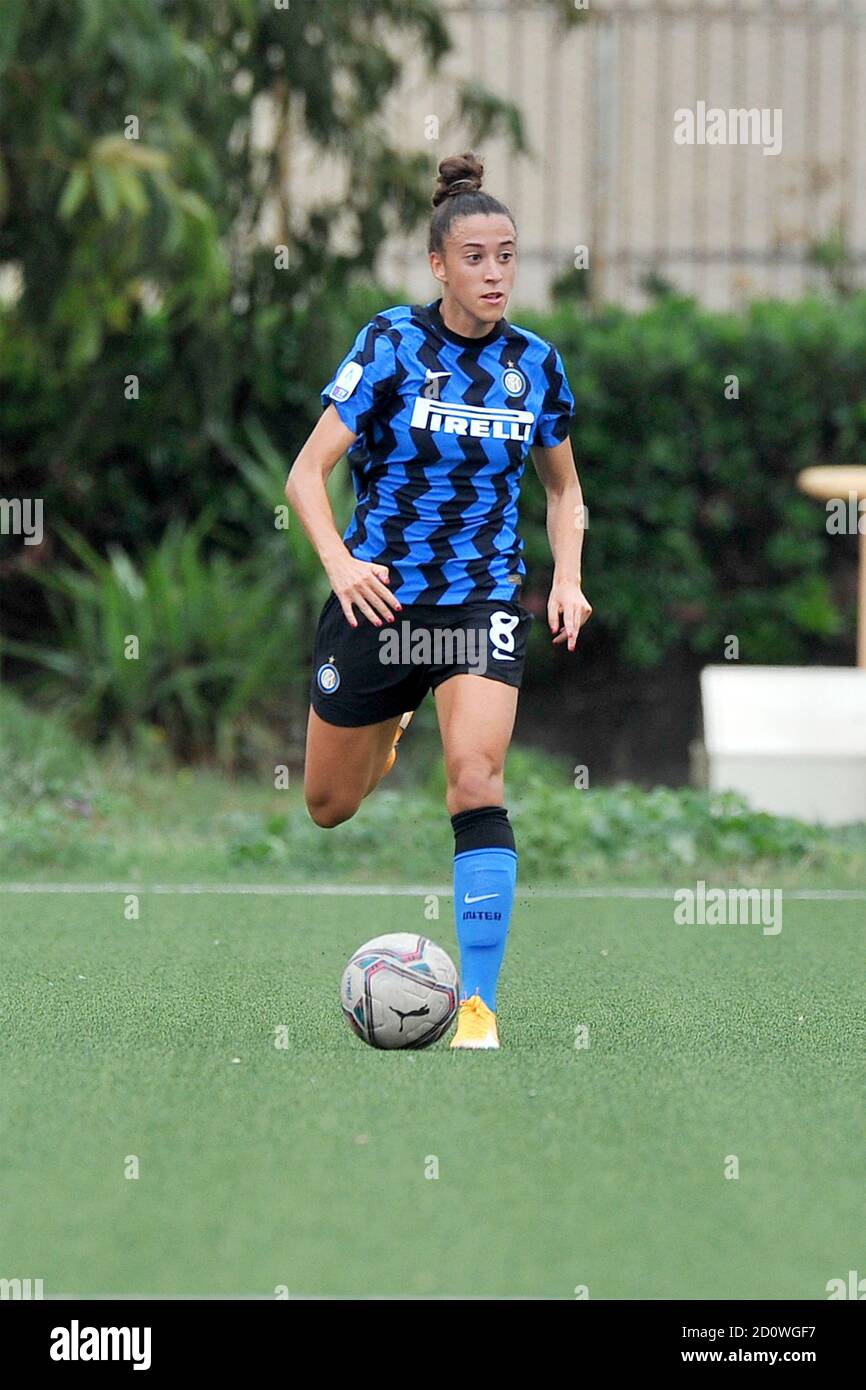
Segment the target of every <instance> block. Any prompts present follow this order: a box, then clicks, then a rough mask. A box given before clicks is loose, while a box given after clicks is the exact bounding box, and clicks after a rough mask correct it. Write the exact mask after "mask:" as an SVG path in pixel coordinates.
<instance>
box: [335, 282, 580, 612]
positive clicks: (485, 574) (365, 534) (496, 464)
mask: <svg viewBox="0 0 866 1390" xmlns="http://www.w3.org/2000/svg"><path fill="white" fill-rule="evenodd" d="M441 304H442V301H441V299H439V300H436V301H434V302H433V303H431V304H411V305H410V304H400V305H397V306H396V307H395V308H393V309H385V310H383V312H382V313H381V314H376V316H375V317H374V318H373V319H371V320H370V322H369V323H367V324H365V325H364V327H363V328H362V329H361V331H360V333H359V334H358V336H357V338H356V339H355V342H354V344H353V346H352V349H351V351H350V352H349V353H348V354H347V355H346V357H345V358H344V359H343V361H342V362H341V363H340V365H339V367H338V368H337V371H336V372H335V374H334V376H333V377H332V379H331V380H330V381H329V382H328V385H327V386H326V387H325V388H324V390H323V391H322V393H321V399H322V405H323V406H324V407H327V406H328V405H333V406H334V407H335V409H336V410H337V413H338V414H339V416H340V419H341V420H342V421H343V423H344V424H345V425H346V426H347V427H348V428H349V429H350V430H352V431H353V433H354V434H355V435H356V436H357V438H356V439H355V441H354V443H353V444H352V446H351V448H350V449H349V455H348V457H349V464H350V467H351V476H352V483H353V487H354V492H355V498H356V505H355V511H354V513H353V516H352V519H351V521H350V522H349V525H348V526H347V528H346V531H345V533H344V535H343V540H344V541H345V544H346V546H347V548H348V549H349V550H350V551H351V552H352V554H353V555H355V556H356V557H357V558H358V559H360V560H375V561H377V562H378V563H380V564H383V565H387V566H388V569H389V571H390V578H391V584H390V588H391V591H392V592H393V593H394V594H395V595H396V596H397V597H398V598H399V600H400V602H401V603H427V604H446V603H469V602H473V601H476V600H480V599H494V600H495V599H509V598H512V599H513V598H516V597H518V596H519V593H520V588H521V586H522V584H523V578H524V576H525V574H526V566H525V565H524V562H523V540H522V539H521V537H520V536H519V535H518V531H517V525H518V515H517V498H518V493H519V490H520V479H521V476H522V473H523V467H524V463H525V460H526V456H527V453H528V451H529V447H530V445H532V444H538V445H541V446H543V447H545V448H551V447H552V446H553V445H555V444H559V443H561V441H562V440H563V439H565V438H566V436H567V434H568V429H569V421H570V419H571V416H572V415H573V413H574V397H573V395H572V393H571V389H570V387H569V385H568V381H567V379H566V376H565V370H564V367H563V364H562V359H561V357H560V355H559V353H558V352H557V350H556V348H554V347H553V346H552V345H551V344H550V343H548V342H547V341H546V340H545V339H544V338H540V337H538V335H537V334H535V333H532V332H530V331H529V330H528V329H525V328H518V327H516V326H515V325H514V324H511V323H509V322H508V320H507V319H505V318H502V319H500V320H499V322H498V323H496V324H494V326H493V327H492V328H491V329H490V332H489V333H486V334H485V335H484V337H482V338H467V337H464V336H463V335H462V334H459V333H455V332H453V331H452V330H451V329H450V328H448V327H447V325H446V324H445V322H444V321H443V319H442V313H441Z"/></svg>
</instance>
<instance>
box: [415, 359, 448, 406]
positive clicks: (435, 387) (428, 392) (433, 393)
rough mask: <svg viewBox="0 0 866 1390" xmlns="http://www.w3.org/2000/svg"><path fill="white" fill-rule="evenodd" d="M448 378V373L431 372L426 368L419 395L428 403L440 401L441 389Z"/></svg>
mask: <svg viewBox="0 0 866 1390" xmlns="http://www.w3.org/2000/svg"><path fill="white" fill-rule="evenodd" d="M450 376H451V373H450V372H431V371H430V369H429V367H428V368H427V377H426V380H425V382H424V389H423V390H422V392H421V395H422V396H424V397H425V398H426V399H427V400H428V401H441V399H442V389H443V387H444V385H445V383H446V381H447V380H448V378H449V377H450Z"/></svg>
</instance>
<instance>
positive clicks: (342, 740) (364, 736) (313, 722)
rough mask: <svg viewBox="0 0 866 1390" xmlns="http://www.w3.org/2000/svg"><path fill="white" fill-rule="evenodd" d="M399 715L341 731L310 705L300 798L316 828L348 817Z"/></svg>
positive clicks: (372, 779)
mask: <svg viewBox="0 0 866 1390" xmlns="http://www.w3.org/2000/svg"><path fill="white" fill-rule="evenodd" d="M399 723H400V715H399V714H397V715H394V716H393V717H392V718H391V719H383V720H382V722H381V723H380V724H363V725H361V726H360V727H359V728H353V729H346V728H341V727H339V726H338V725H336V724H328V723H326V722H325V720H324V719H320V718H319V716H318V715H317V714H316V711H315V710H314V709H313V707H312V705H311V706H310V714H309V718H308V720H307V753H306V762H305V764H304V799H305V801H306V803H307V808H308V810H309V812H310V815H311V816H312V817H313V820H315V821H316V822H317V823H318V824H319V825H338V824H339V823H340V821H344V820H348V819H349V817H350V816H353V815H354V814H355V812H356V811H357V809H358V807H359V806H360V804H361V802H362V801H363V799H364V797H365V796H366V795H367V792H368V791H369V790H370V788H371V786H374V785H375V784H376V782H377V781H378V779H379V775H380V773H381V771H382V767H383V764H384V762H385V759H386V758H387V756H388V754H389V752H390V751H391V746H392V744H393V742H394V736H395V734H396V732H397V727H398V725H399Z"/></svg>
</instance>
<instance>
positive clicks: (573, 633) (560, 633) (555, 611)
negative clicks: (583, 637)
mask: <svg viewBox="0 0 866 1390" xmlns="http://www.w3.org/2000/svg"><path fill="white" fill-rule="evenodd" d="M591 613H592V604H591V603H589V602H588V600H587V599H586V597H585V596H584V593H583V590H582V589H581V587H580V585H579V584H575V583H574V581H573V580H566V579H554V581H553V585H552V587H551V590H550V598H549V599H548V600H547V621H548V623H549V625H550V630H551V632H553V633H556V636H555V637H554V639H553V645H554V646H556V644H557V642H565V641H567V642H568V650H569V651H570V652H573V651H574V645H575V643H576V641H577V634H578V632H579V631H580V629H581V628H582V627H583V625H584V623H585V622H586V621H587V619H588V618H589V616H590V614H591ZM560 623H562V624H563V626H562V628H561V629H560ZM558 629H560V630H558Z"/></svg>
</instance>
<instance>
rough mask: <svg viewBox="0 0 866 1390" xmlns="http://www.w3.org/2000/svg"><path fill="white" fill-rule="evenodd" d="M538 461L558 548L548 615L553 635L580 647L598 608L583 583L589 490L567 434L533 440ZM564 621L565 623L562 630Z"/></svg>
mask: <svg viewBox="0 0 866 1390" xmlns="http://www.w3.org/2000/svg"><path fill="white" fill-rule="evenodd" d="M532 461H533V463H534V464H535V471H536V473H537V474H538V476H539V478H540V479H541V483H542V486H543V488H544V491H545V493H546V494H547V534H548V537H549V538H550V549H551V551H552V553H553V583H552V585H551V588H550V597H549V598H548V600H547V621H548V624H549V625H550V630H551V632H553V633H556V636H555V637H554V639H553V641H554V644H555V643H557V642H562V641H566V640H567V641H568V650H569V651H570V652H573V651H574V646H575V643H576V641H577V634H578V632H579V631H580V629H581V628H582V627H583V624H584V623H585V622H586V620H587V618H588V617H589V615H590V614H591V612H592V606H591V605H590V604H589V603H588V602H587V600H586V598H585V596H584V593H583V589H582V588H581V583H582V579H581V556H582V554H583V533H584V531H585V530H586V510H585V508H584V505H583V492H582V491H581V487H580V479H579V478H578V476H577V469H576V467H575V463H574V455H573V454H572V451H571V440H570V439H568V438H567V437H566V438H565V439H563V441H562V443H561V444H555V445H554V446H553V447H552V448H549V449H546V448H543V447H542V445H540V444H534V445H532ZM560 622H562V624H563V626H562V628H561V630H560Z"/></svg>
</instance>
